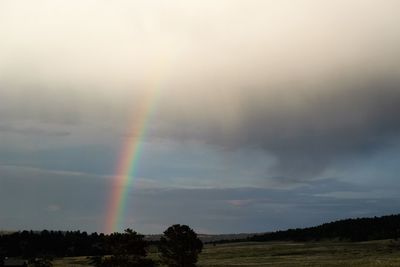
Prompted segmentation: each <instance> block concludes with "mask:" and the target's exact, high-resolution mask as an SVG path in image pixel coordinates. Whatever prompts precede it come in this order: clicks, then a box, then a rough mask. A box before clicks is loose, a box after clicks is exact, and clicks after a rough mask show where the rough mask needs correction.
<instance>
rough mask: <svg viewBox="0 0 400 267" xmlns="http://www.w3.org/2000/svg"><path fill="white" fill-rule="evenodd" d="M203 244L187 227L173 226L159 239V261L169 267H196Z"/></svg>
mask: <svg viewBox="0 0 400 267" xmlns="http://www.w3.org/2000/svg"><path fill="white" fill-rule="evenodd" d="M202 249H203V243H202V242H201V240H200V239H199V238H198V237H197V234H196V233H195V232H194V231H193V230H192V229H191V228H190V227H189V226H187V225H180V224H175V225H172V226H170V227H169V228H168V229H167V230H165V232H164V236H163V237H161V239H160V244H159V250H160V252H161V261H162V262H163V263H164V264H166V265H167V266H169V267H193V266H196V262H197V258H198V255H199V254H200V253H201V250H202Z"/></svg>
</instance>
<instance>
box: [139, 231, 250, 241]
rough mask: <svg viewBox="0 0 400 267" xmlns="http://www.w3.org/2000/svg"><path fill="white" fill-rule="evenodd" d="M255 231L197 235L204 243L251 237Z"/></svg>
mask: <svg viewBox="0 0 400 267" xmlns="http://www.w3.org/2000/svg"><path fill="white" fill-rule="evenodd" d="M254 235H256V233H240V234H220V235H208V234H198V237H199V238H200V239H201V241H203V242H204V243H212V242H221V241H232V240H245V239H246V238H249V237H252V236H254ZM161 236H162V235H146V236H145V240H147V241H158V240H160V238H161Z"/></svg>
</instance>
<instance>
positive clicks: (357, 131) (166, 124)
mask: <svg viewBox="0 0 400 267" xmlns="http://www.w3.org/2000/svg"><path fill="white" fill-rule="evenodd" d="M0 10H1V11H0V12H1V13H0V35H2V36H4V38H3V39H5V40H7V41H6V42H2V43H1V44H0V88H1V90H0V110H1V112H0V118H1V119H2V120H10V121H20V120H29V121H33V122H38V121H39V122H41V123H48V124H56V125H58V124H64V125H65V124H74V125H90V126H93V128H94V129H95V130H93V132H95V133H99V132H106V131H109V132H113V134H112V136H109V137H108V138H109V139H113V138H114V139H115V137H116V135H118V134H120V135H122V136H132V135H135V134H136V133H132V132H130V125H132V124H133V125H135V123H137V122H135V121H134V118H135V114H136V113H138V112H140V110H141V107H142V105H145V104H146V103H148V102H150V104H149V105H150V106H151V107H152V108H153V110H152V111H153V112H152V114H153V116H151V120H150V121H149V122H148V129H149V130H148V134H149V136H150V137H151V138H158V139H174V140H179V141H181V140H195V141H196V142H204V143H208V144H211V145H213V146H216V147H221V148H223V149H227V150H229V151H233V150H242V151H243V150H246V149H247V150H249V149H253V150H261V151H263V152H264V153H265V154H267V155H268V156H270V157H272V158H274V161H275V165H274V166H273V167H270V166H269V165H270V162H265V163H264V164H265V165H268V170H266V173H265V177H267V178H269V179H276V177H282V178H279V179H281V181H282V182H283V183H290V181H293V182H294V183H298V181H303V180H307V179H314V178H316V177H319V176H322V175H323V174H324V172H326V171H328V170H330V169H332V168H334V167H335V165H336V164H337V163H338V162H340V161H345V160H351V159H352V158H354V157H363V156H369V155H373V154H375V153H377V152H379V151H381V150H383V149H385V148H386V147H388V146H390V145H391V144H392V142H395V141H394V140H395V139H397V137H398V134H399V127H398V125H400V124H399V121H398V119H397V116H395V114H397V113H398V111H399V110H398V106H400V105H399V104H400V103H399V102H400V93H399V91H400V90H399V87H400V82H399V79H398V77H399V74H400V73H399V70H400V65H399V60H398V54H399V47H400V37H399V36H400V29H399V27H398V25H399V24H400V13H399V10H400V7H399V3H398V1H392V0H387V1H385V3H384V4H383V3H382V1H377V0H370V1H362V2H361V1H357V0H353V1H335V2H334V3H327V2H325V1H324V2H321V1H316V0H300V1H295V2H293V1H256V0H254V1H234V2H233V1H219V2H218V3H215V1H202V2H201V3H197V2H195V1H185V2H182V1H169V2H168V5H165V4H164V3H162V1H117V2H115V3H114V2H113V3H109V2H107V1H99V2H96V4H93V3H90V2H85V3H83V2H81V1H68V2H54V1H43V2H41V4H37V3H31V2H29V1H22V2H19V3H16V2H15V1H2V3H1V9H0ZM359 10H363V12H359ZM152 91H157V93H158V100H157V101H156V100H154V99H150V101H148V100H149V99H148V97H149V96H151V95H152V93H153V92H152ZM146 118H150V117H146ZM128 125H129V126H128ZM14 130H18V131H19V132H21V131H22V130H23V131H26V130H27V129H14ZM31 130H32V129H31ZM55 132H57V131H55ZM60 132H63V131H60ZM36 134H40V133H38V132H37V133H36ZM93 136H97V134H93ZM75 141H76V139H75ZM85 141H87V139H85ZM273 177H275V178H273Z"/></svg>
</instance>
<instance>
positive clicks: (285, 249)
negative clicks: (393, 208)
mask: <svg viewBox="0 0 400 267" xmlns="http://www.w3.org/2000/svg"><path fill="white" fill-rule="evenodd" d="M150 257H152V258H154V259H157V258H158V257H157V254H156V253H154V252H153V253H150ZM65 266H71V267H73V266H76V267H83V266H90V265H89V260H88V259H87V258H86V257H77V258H63V259H58V260H55V261H54V267H65ZM206 266H207V267H234V266H235V267H237V266H242V267H244V266H248V267H250V266H257V267H263V266H269V267H271V266H279V267H303V266H304V267H305V266H308V267H311V266H312V267H339V266H340V267H346V266H349V267H375V266H384V267H390V266H400V243H398V242H394V241H391V240H384V241H371V242H357V243H348V242H310V243H292V242H271V243H270V242H267V243H231V244H222V245H216V246H213V245H206V246H205V248H204V250H203V253H202V254H201V256H200V258H199V267H206Z"/></svg>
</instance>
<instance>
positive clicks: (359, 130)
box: [164, 76, 400, 183]
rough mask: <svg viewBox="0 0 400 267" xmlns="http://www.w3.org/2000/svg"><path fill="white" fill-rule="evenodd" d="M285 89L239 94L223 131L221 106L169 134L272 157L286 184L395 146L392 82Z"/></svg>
mask: <svg viewBox="0 0 400 267" xmlns="http://www.w3.org/2000/svg"><path fill="white" fill-rule="evenodd" d="M288 86H290V88H288V87H283V88H280V90H281V91H279V89H276V91H275V92H274V93H270V92H268V90H265V91H263V90H260V89H257V90H254V91H253V92H251V91H249V92H248V93H246V94H245V95H243V96H242V97H241V99H240V100H239V102H240V104H239V105H238V106H240V108H238V109H236V108H235V112H236V114H235V115H236V116H237V121H235V122H234V123H232V124H231V125H228V126H226V125H224V124H225V123H226V121H224V120H225V116H226V115H227V118H229V116H230V114H229V113H224V112H225V111H226V108H225V107H220V112H219V113H217V112H216V113H214V114H213V115H209V116H208V115H207V112H208V109H213V107H212V105H211V107H210V106H208V107H207V110H205V111H204V114H203V115H202V116H203V118H202V117H200V116H198V117H195V116H193V117H188V118H187V119H186V120H183V122H181V124H182V125H185V126H184V127H181V128H179V127H177V128H174V129H173V130H171V131H172V132H173V135H178V136H182V137H192V138H193V136H195V138H197V139H200V140H203V141H205V142H208V143H211V144H214V145H220V146H221V147H225V148H227V149H243V148H254V149H261V150H264V151H265V152H266V153H268V154H271V155H272V156H274V157H275V158H276V164H275V165H274V167H273V169H272V175H271V176H274V175H275V176H277V177H282V178H281V181H282V182H288V183H290V181H292V182H295V181H298V180H301V179H304V178H313V177H315V176H316V175H318V174H321V173H322V172H323V171H324V170H326V169H327V168H329V167H331V165H333V164H335V163H337V162H340V161H346V160H351V159H352V158H362V157H365V156H370V155H373V154H374V153H376V152H379V151H381V150H383V149H385V148H388V147H390V146H391V145H393V144H394V143H395V142H397V139H398V137H399V134H400V118H399V116H398V115H397V114H399V113H400V81H399V80H398V79H396V78H392V77H389V78H374V77H359V76H356V77H352V79H350V80H349V81H345V80H343V81H336V80H335V81H332V82H328V81H325V82H319V83H317V84H312V85H309V87H307V88H306V89H305V87H306V86H307V85H305V84H302V83H299V84H295V83H293V84H290V85H288ZM216 102H217V103H218V102H220V101H219V100H216ZM200 103H201V101H200ZM215 109H218V107H215ZM164 116H165V114H164ZM181 117H182V116H181ZM204 117H206V119H204ZM202 119H203V121H202ZM171 120H172V121H173V120H174V119H171ZM191 120H192V121H191ZM199 121H200V122H202V124H199ZM228 124H229V122H228ZM177 125H179V124H177ZM226 129H228V130H226ZM278 179H280V178H277V180H278Z"/></svg>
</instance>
